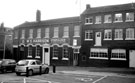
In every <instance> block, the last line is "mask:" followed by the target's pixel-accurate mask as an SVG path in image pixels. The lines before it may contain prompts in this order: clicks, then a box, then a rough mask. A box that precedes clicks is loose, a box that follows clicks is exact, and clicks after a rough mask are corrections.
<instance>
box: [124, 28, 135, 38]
mask: <svg viewBox="0 0 135 83" xmlns="http://www.w3.org/2000/svg"><path fill="white" fill-rule="evenodd" d="M134 39H135V38H134V28H128V29H126V40H134Z"/></svg>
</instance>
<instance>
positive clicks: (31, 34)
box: [29, 29, 33, 39]
mask: <svg viewBox="0 0 135 83" xmlns="http://www.w3.org/2000/svg"><path fill="white" fill-rule="evenodd" d="M29 38H30V39H32V38H33V29H30V30H29Z"/></svg>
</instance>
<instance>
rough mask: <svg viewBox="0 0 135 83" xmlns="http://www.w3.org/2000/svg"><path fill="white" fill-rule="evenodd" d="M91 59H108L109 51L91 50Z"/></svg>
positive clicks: (102, 49)
mask: <svg viewBox="0 0 135 83" xmlns="http://www.w3.org/2000/svg"><path fill="white" fill-rule="evenodd" d="M89 58H92V59H108V49H104V48H91V49H90V57H89Z"/></svg>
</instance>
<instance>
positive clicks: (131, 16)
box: [126, 12, 134, 21]
mask: <svg viewBox="0 0 135 83" xmlns="http://www.w3.org/2000/svg"><path fill="white" fill-rule="evenodd" d="M126 21H134V13H133V12H131V13H126Z"/></svg>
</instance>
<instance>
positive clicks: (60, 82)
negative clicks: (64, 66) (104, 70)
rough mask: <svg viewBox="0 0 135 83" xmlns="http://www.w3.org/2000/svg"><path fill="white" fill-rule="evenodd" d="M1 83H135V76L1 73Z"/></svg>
mask: <svg viewBox="0 0 135 83" xmlns="http://www.w3.org/2000/svg"><path fill="white" fill-rule="evenodd" d="M110 74H111V73H110ZM0 83H135V76H132V77H129V76H128V75H127V76H122V75H109V73H108V74H106V75H105V74H104V75H103V74H102V75H100V73H99V74H95V75H90V74H75V73H63V72H57V73H49V74H42V75H34V76H29V77H26V76H25V75H22V76H16V74H15V73H5V74H1V73H0Z"/></svg>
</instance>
